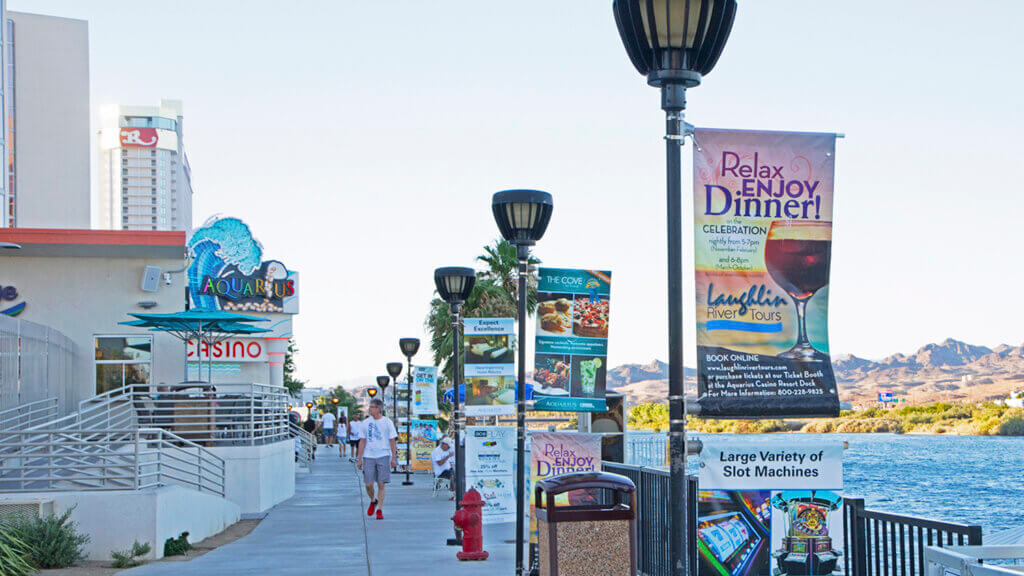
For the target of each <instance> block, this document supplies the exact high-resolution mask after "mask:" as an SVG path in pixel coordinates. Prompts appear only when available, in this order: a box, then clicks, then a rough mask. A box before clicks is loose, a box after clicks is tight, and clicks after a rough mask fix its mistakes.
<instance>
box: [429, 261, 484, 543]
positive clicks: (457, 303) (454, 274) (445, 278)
mask: <svg viewBox="0 0 1024 576" xmlns="http://www.w3.org/2000/svg"><path fill="white" fill-rule="evenodd" d="M474 284H476V272H475V271H474V270H473V269H472V268H462V267H458V266H449V267H446V268H438V269H436V270H434V286H435V287H436V288H437V293H438V295H440V296H441V299H442V300H444V301H445V302H447V303H448V307H449V308H450V309H451V317H452V420H451V426H450V427H449V428H450V429H451V431H452V437H453V438H454V441H455V508H456V509H458V507H459V506H460V505H461V503H462V494H463V493H464V491H465V470H466V466H465V461H464V460H465V459H464V456H465V446H464V445H463V444H462V439H461V438H459V419H460V418H461V417H462V413H461V412H460V411H459V387H460V386H462V369H461V368H460V367H459V358H460V357H461V355H462V352H461V350H460V348H461V345H462V331H461V330H460V328H461V326H462V323H461V322H460V320H459V314H460V313H461V311H462V305H463V304H464V303H465V302H466V300H469V295H470V294H472V292H473V285H474ZM448 545H449V546H461V545H462V532H461V531H460V530H459V529H458V528H456V529H455V538H449V539H448Z"/></svg>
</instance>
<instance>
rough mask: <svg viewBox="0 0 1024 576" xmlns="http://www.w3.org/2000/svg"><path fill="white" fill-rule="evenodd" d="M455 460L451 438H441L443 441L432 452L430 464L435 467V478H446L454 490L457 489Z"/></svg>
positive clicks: (450, 487)
mask: <svg viewBox="0 0 1024 576" xmlns="http://www.w3.org/2000/svg"><path fill="white" fill-rule="evenodd" d="M454 460H455V450H453V449H452V442H451V440H449V439H448V437H447V436H446V437H444V438H441V443H440V444H438V445H437V448H434V451H433V452H431V453H430V466H431V467H432V468H433V469H434V478H446V479H447V480H448V488H449V489H450V490H451V491H452V492H454V491H455V484H454V483H453V482H452V462H453V461H454ZM452 498H454V496H453V497H452Z"/></svg>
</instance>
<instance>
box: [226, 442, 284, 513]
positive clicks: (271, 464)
mask: <svg viewBox="0 0 1024 576" xmlns="http://www.w3.org/2000/svg"><path fill="white" fill-rule="evenodd" d="M207 450H209V451H210V452H212V453H213V454H215V455H217V456H219V457H221V458H223V459H224V495H225V497H226V498H227V499H228V500H231V501H232V502H235V503H236V504H238V506H239V507H240V508H241V509H242V514H256V513H259V512H264V511H266V510H269V509H270V508H271V507H273V506H274V505H275V504H278V503H280V502H283V501H285V500H287V499H289V498H291V497H292V496H294V495H295V442H294V441H293V440H291V439H288V440H284V441H282V442H276V443H274V444H266V445H263V446H218V447H212V448H207Z"/></svg>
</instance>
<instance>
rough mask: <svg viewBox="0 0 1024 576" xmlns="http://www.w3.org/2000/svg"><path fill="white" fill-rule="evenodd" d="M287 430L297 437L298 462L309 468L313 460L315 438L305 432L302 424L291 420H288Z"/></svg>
mask: <svg viewBox="0 0 1024 576" xmlns="http://www.w3.org/2000/svg"><path fill="white" fill-rule="evenodd" d="M288 432H289V433H290V434H291V436H292V437H293V438H298V439H299V446H300V450H299V451H298V457H299V464H301V465H302V466H304V467H306V468H309V466H310V465H311V464H312V462H313V450H314V449H315V447H316V438H315V437H314V436H313V435H312V434H310V433H309V432H307V431H306V430H305V429H304V428H303V427H302V426H299V425H298V424H296V423H294V422H292V421H291V420H289V421H288Z"/></svg>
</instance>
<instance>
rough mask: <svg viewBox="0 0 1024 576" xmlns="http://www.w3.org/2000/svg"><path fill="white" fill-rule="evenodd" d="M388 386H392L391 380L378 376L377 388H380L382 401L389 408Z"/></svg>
mask: <svg viewBox="0 0 1024 576" xmlns="http://www.w3.org/2000/svg"><path fill="white" fill-rule="evenodd" d="M388 384H391V378H390V377H388V376H377V386H379V387H380V399H381V401H382V402H384V403H385V404H384V405H385V406H387V391H388Z"/></svg>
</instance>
